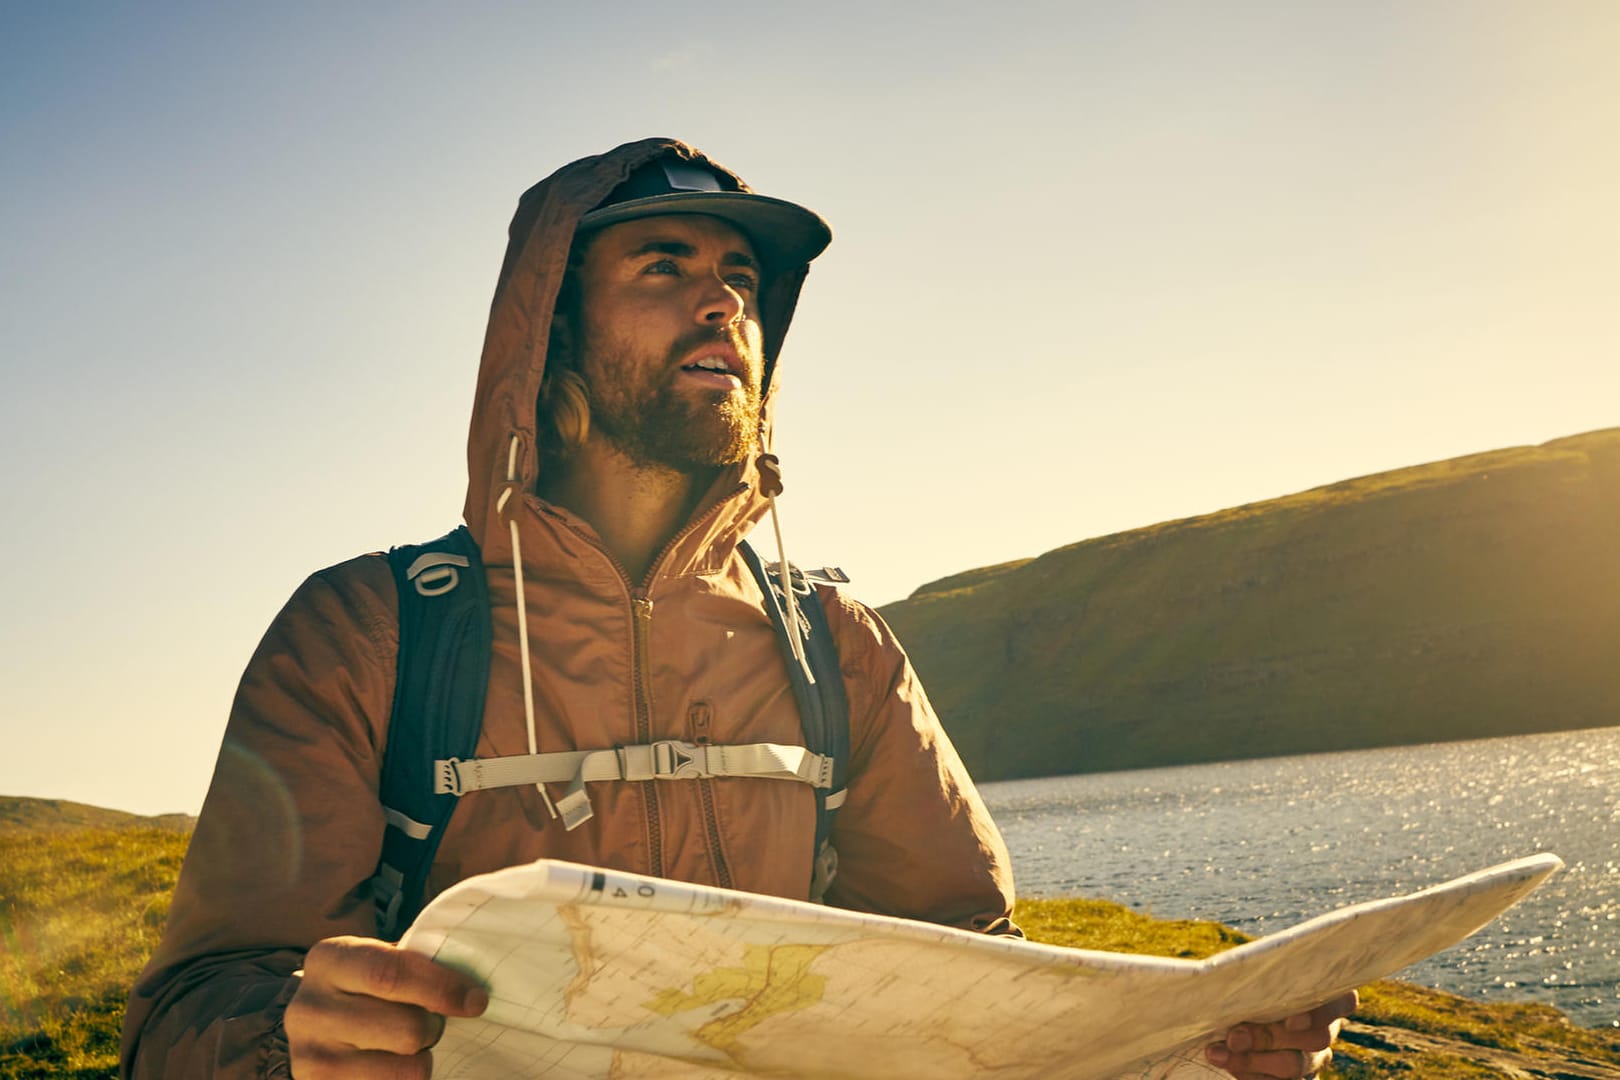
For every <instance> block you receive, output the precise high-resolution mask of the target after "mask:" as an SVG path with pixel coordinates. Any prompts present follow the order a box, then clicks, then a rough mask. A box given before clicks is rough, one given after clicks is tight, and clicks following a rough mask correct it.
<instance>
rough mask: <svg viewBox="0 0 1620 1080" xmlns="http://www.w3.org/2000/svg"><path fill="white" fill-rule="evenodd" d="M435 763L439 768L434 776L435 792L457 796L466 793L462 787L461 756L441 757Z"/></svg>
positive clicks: (436, 793)
mask: <svg viewBox="0 0 1620 1080" xmlns="http://www.w3.org/2000/svg"><path fill="white" fill-rule="evenodd" d="M434 764H435V765H437V766H438V769H437V771H436V772H435V774H434V777H433V794H435V795H454V796H456V797H457V798H460V797H461V796H462V795H463V794H465V792H464V791H463V790H462V787H461V768H460V765H461V759H460V758H440V759H439V760H438V761H436V762H434Z"/></svg>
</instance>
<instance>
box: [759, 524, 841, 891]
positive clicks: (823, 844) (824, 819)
mask: <svg viewBox="0 0 1620 1080" xmlns="http://www.w3.org/2000/svg"><path fill="white" fill-rule="evenodd" d="M738 549H739V550H740V551H741V552H742V557H743V560H744V561H745V562H747V563H748V569H749V570H751V571H753V574H754V580H755V581H756V582H758V583H759V591H760V592H761V593H763V594H764V595H765V613H766V614H767V615H769V616H770V620H771V625H772V626H773V627H774V628H775V629H776V639H777V643H778V644H779V645H781V647H782V658H783V660H784V661H785V662H786V665H787V672H788V681H789V682H790V683H791V684H792V686H793V700H794V701H795V702H796V703H797V704H798V706H799V722H800V724H801V725H802V726H803V728H804V745H805V746H806V747H807V748H808V749H810V750H811V751H812V752H813V753H817V754H824V755H826V756H827V757H830V758H832V759H833V782H832V787H831V788H828V789H825V790H823V789H821V788H817V789H816V847H815V851H814V853H813V854H814V858H815V863H814V866H815V872H814V875H813V878H814V880H813V882H812V885H811V898H812V899H815V900H820V899H821V896H822V894H823V893H825V892H826V887H827V885H829V884H831V882H832V876H833V874H835V873H836V872H837V859H836V853H835V852H834V851H833V849H832V847H831V846H830V845H829V844H828V840H829V839H830V838H831V837H832V830H833V821H834V819H835V818H836V817H837V815H838V808H839V807H840V806H842V805H843V802H844V794H845V789H846V788H847V786H848V784H849V698H848V697H847V696H846V695H845V693H844V676H843V672H842V671H841V670H840V668H839V664H838V648H837V646H836V645H834V644H833V639H832V629H831V628H830V627H829V626H828V625H827V612H826V609H824V608H823V607H822V606H821V596H820V594H819V593H818V592H817V591H816V588H815V586H814V585H812V584H810V582H809V581H808V580H806V579H805V578H804V576H803V575H802V574H801V573H800V572H799V571H798V570H795V571H794V572H793V582H792V584H791V585H784V583H783V581H782V576H781V567H779V566H778V567H772V568H770V569H767V568H766V566H765V564H764V562H763V561H761V559H760V557H759V553H758V552H756V551H755V550H754V549H753V547H751V546H750V545H749V544H748V543H747V542H746V541H744V542H743V543H741V544H739V545H738ZM845 580H847V579H845ZM786 587H790V588H792V589H793V590H794V606H795V607H797V609H798V615H799V626H798V628H797V629H798V631H799V636H800V641H801V643H802V644H803V646H804V651H805V660H806V661H807V662H808V664H809V666H810V672H811V674H813V675H814V677H815V681H814V682H813V683H812V682H811V681H810V679H809V678H808V677H807V676H806V674H805V670H804V667H803V666H801V665H800V663H799V660H798V657H797V656H795V655H794V651H793V645H792V642H791V639H790V638H789V637H788V626H787V608H786V594H785V593H784V592H783V589H784V588H786Z"/></svg>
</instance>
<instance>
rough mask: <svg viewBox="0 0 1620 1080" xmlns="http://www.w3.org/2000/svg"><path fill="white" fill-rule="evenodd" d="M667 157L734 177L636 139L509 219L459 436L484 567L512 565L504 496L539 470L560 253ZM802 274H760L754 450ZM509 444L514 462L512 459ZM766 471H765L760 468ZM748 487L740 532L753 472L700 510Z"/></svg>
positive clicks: (751, 465)
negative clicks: (541, 408)
mask: <svg viewBox="0 0 1620 1080" xmlns="http://www.w3.org/2000/svg"><path fill="white" fill-rule="evenodd" d="M665 154H673V155H676V156H679V157H681V158H683V159H685V160H689V161H697V162H702V163H705V164H707V165H709V166H711V167H712V168H714V169H716V170H718V171H720V172H723V173H725V174H726V175H728V176H730V177H732V178H733V179H734V180H736V181H737V184H738V188H739V190H741V191H750V190H752V189H750V188H749V187H748V185H747V184H745V183H743V181H742V179H741V178H740V177H737V175H736V174H735V173H733V172H731V171H730V170H729V169H726V168H725V167H724V166H723V165H720V164H718V163H717V162H715V161H714V160H713V159H712V158H709V157H707V156H706V155H704V154H702V153H700V152H699V151H697V150H694V149H693V148H692V147H690V146H687V145H686V144H684V143H681V142H678V141H676V140H674V139H643V140H641V141H639V142H633V143H626V144H624V145H623V146H620V147H618V148H616V149H613V150H610V151H608V152H607V153H605V154H602V155H599V156H597V157H590V158H584V159H582V160H580V161H576V162H573V163H571V164H569V165H565V166H564V167H563V168H561V169H559V170H557V171H556V172H555V173H553V174H551V175H550V176H549V177H547V178H546V179H544V180H542V181H541V182H540V183H538V184H536V185H535V186H534V187H532V188H530V189H529V190H528V191H526V192H524V194H523V196H522V198H521V199H520V200H519V202H518V209H517V213H516V214H515V215H514V217H513V218H512V225H511V229H510V232H509V236H508V240H507V247H506V257H505V260H504V262H503V263H502V266H501V274H500V280H499V281H498V283H497V284H496V289H495V300H494V303H493V304H492V305H491V308H490V313H489V329H488V330H487V331H486V333H485V335H484V352H483V358H482V360H481V362H480V365H479V369H478V389H477V392H476V394H475V397H474V400H473V409H472V425H471V430H470V431H469V433H468V436H467V501H466V504H465V506H464V507H463V510H462V516H463V518H464V519H465V520H466V522H467V527H468V528H469V529H471V530H472V533H473V537H474V538H475V539H476V540H477V541H478V544H479V547H480V548H481V549H482V551H483V553H484V558H485V561H486V562H493V561H496V560H498V559H505V558H510V556H511V546H510V541H509V540H508V539H507V529H506V528H505V527H504V526H503V525H502V524H501V520H502V515H501V510H500V508H499V505H498V504H500V503H501V502H502V498H501V497H502V493H503V492H504V491H506V490H507V489H508V488H514V489H515V490H514V491H513V494H512V496H509V497H508V499H507V500H506V501H507V503H508V504H510V505H509V506H508V509H509V510H510V509H511V508H512V507H513V506H515V505H521V503H522V499H521V498H519V497H518V496H521V495H522V494H526V493H528V492H532V491H534V489H535V485H536V483H537V481H538V480H539V477H540V470H541V469H543V468H545V467H546V462H545V461H543V460H541V455H540V452H539V449H538V444H537V441H536V428H535V425H536V418H535V407H536V398H537V396H538V395H539V392H540V380H541V377H542V376H543V375H544V374H545V368H546V346H547V343H548V342H549V341H550V338H551V318H552V311H553V308H554V307H555V306H556V301H557V293H558V291H559V289H560V288H561V285H562V279H563V273H564V271H565V270H566V269H567V264H568V250H569V247H570V246H571V245H572V243H573V239H574V229H575V227H576V226H577V225H578V224H579V219H580V218H581V217H583V216H584V215H585V214H586V213H588V212H589V211H590V210H592V209H594V208H595V207H596V206H597V205H598V204H600V203H601V202H602V201H603V200H604V199H606V198H607V196H608V194H609V193H610V192H612V191H613V189H614V188H616V187H618V186H619V184H620V183H622V182H623V181H624V180H625V178H626V177H628V176H629V174H630V173H631V172H632V171H634V170H635V169H636V168H638V167H639V166H641V165H644V164H646V163H647V162H649V161H651V160H653V159H655V158H658V157H662V156H664V155H665ZM808 269H809V268H808V266H791V267H782V268H770V267H767V276H766V277H765V279H764V281H763V282H762V285H761V290H760V312H761V317H762V319H763V322H764V326H763V331H764V352H765V357H764V359H765V385H764V387H763V393H762V394H761V405H760V410H761V417H760V421H761V432H762V446H763V448H764V449H765V450H769V448H770V445H771V426H772V425H771V418H772V415H773V413H774V410H775V401H776V394H777V391H778V388H779V383H780V380H779V379H777V378H776V377H775V376H776V366H777V357H778V354H779V353H780V351H781V348H782V341H783V339H784V338H785V337H786V335H787V328H788V324H789V322H790V321H791V320H792V318H793V308H794V305H795V304H796V303H797V301H798V296H799V289H800V287H801V286H802V285H803V283H804V277H805V274H806V273H807V271H808ZM514 436H515V438H516V448H517V449H516V455H515V460H514V458H513V449H512V448H513V445H514ZM768 467H769V466H768ZM741 484H746V485H747V491H748V493H747V496H746V497H745V498H744V499H743V500H742V502H741V504H740V505H739V508H738V513H737V514H736V515H728V518H729V520H730V523H731V525H732V526H733V528H734V529H736V530H737V531H738V532H739V535H740V531H741V530H742V529H745V528H746V527H747V526H748V525H750V524H752V523H753V522H754V521H756V520H758V518H759V516H760V515H761V514H763V513H764V508H765V507H764V498H763V496H762V495H761V494H760V484H759V463H758V461H757V460H755V461H746V462H742V463H740V464H738V465H735V466H732V467H731V468H730V469H728V470H726V471H725V473H723V474H722V475H721V477H720V478H719V479H718V480H716V482H715V484H714V485H713V487H711V489H710V491H709V492H708V494H707V496H706V497H705V499H704V501H703V504H702V507H700V510H699V512H702V509H703V508H706V507H708V506H709V505H712V503H713V502H714V501H715V500H716V499H718V498H720V497H721V496H722V495H724V494H728V493H730V492H733V491H736V490H737V488H738V486H739V485H741Z"/></svg>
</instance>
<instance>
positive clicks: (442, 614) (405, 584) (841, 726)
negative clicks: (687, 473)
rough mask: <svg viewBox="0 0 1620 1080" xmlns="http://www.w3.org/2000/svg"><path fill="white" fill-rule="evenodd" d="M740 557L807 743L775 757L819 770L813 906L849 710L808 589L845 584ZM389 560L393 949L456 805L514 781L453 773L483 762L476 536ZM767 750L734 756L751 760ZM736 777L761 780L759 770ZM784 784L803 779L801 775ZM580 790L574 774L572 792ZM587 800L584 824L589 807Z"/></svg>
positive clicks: (828, 859) (381, 869)
mask: <svg viewBox="0 0 1620 1080" xmlns="http://www.w3.org/2000/svg"><path fill="white" fill-rule="evenodd" d="M739 550H740V552H741V554H742V556H743V559H744V561H745V562H746V563H747V564H748V568H749V570H750V571H751V572H752V573H753V575H754V580H755V581H756V582H757V583H758V584H759V587H760V592H761V593H762V594H763V595H764V598H765V610H766V613H767V615H768V616H769V617H770V620H771V626H772V627H773V629H774V630H775V631H776V638H777V643H778V645H780V646H781V649H782V654H783V658H784V659H785V661H786V664H787V671H788V677H789V681H790V683H791V684H792V689H793V697H794V702H795V704H797V706H798V709H799V720H800V724H801V726H802V728H803V734H804V741H805V746H804V749H803V751H799V748H782V747H773V748H772V749H773V750H776V751H782V750H787V749H791V750H793V751H797V752H798V753H799V754H800V756H802V757H803V758H805V759H806V760H813V761H814V763H815V764H817V765H819V766H821V769H820V772H821V774H822V775H819V776H818V777H817V778H816V779H815V780H814V781H810V782H812V783H813V784H814V790H815V797H816V838H815V847H814V850H813V851H812V852H811V853H810V854H811V857H812V885H811V897H812V899H816V900H819V899H820V898H821V895H822V894H823V893H824V892H825V891H826V887H827V885H828V884H830V883H831V880H832V876H833V874H835V873H836V871H837V856H836V853H835V852H834V850H833V848H832V845H831V844H830V843H828V840H829V838H830V837H831V835H832V827H833V821H834V818H835V816H836V814H837V811H838V807H839V806H840V805H841V804H842V803H843V797H844V793H845V789H846V786H847V784H848V771H849V702H848V699H847V698H846V696H845V693H844V681H843V676H842V674H841V672H840V670H839V664H838V652H837V649H836V648H835V646H834V645H833V641H832V631H831V630H830V629H829V627H828V625H827V614H826V611H825V610H824V609H823V607H822V605H821V599H820V596H819V595H818V593H817V591H816V589H815V588H814V586H813V585H812V584H811V583H812V582H813V581H824V582H828V583H833V584H842V583H844V582H847V581H848V580H849V579H848V578H847V577H846V576H845V575H844V574H843V573H842V571H838V570H832V569H828V570H823V571H810V572H805V571H802V570H800V569H798V568H794V569H793V571H792V575H791V583H789V582H785V581H784V579H783V576H782V572H781V568H780V567H779V566H776V565H775V564H772V565H770V566H767V565H766V564H765V563H764V562H763V561H762V560H761V559H760V557H759V555H758V553H757V552H755V551H754V549H753V548H752V547H750V546H749V545H748V544H747V543H746V542H743V543H741V544H740V545H739ZM388 562H389V565H390V567H392V569H393V572H394V581H395V584H396V586H397V588H398V591H399V658H398V664H397V668H396V674H395V681H394V703H393V712H392V716H391V719H390V721H389V728H388V745H387V748H386V749H385V751H384V755H383V767H382V777H381V781H380V784H379V789H378V799H379V801H380V802H381V803H382V808H383V815H384V817H385V818H386V820H387V828H386V829H385V830H384V833H383V845H382V852H381V856H380V858H379V859H378V863H377V871H376V874H375V876H374V877H373V878H372V896H373V899H374V900H375V902H376V905H377V927H378V933H379V935H380V936H381V937H383V938H386V939H387V940H390V941H393V940H397V939H398V937H399V935H400V934H401V933H403V932H404V929H405V927H407V926H409V925H410V923H411V920H412V919H414V918H415V917H416V915H417V912H418V911H419V910H420V908H421V905H422V894H423V892H424V890H425V888H426V885H427V873H428V867H429V866H430V865H431V864H432V862H433V857H434V855H435V853H436V852H437V851H438V848H439V841H440V840H441V839H442V838H443V836H444V831H445V827H446V826H447V825H448V824H449V822H450V815H451V814H452V813H453V812H454V811H455V807H456V803H457V801H458V799H459V797H460V795H461V794H464V793H465V791H466V790H470V789H471V788H473V787H478V786H501V785H504V784H508V783H513V782H515V781H510V780H502V781H500V782H499V783H490V784H472V785H470V786H463V783H462V781H461V779H460V775H459V774H460V772H461V771H464V770H463V768H462V767H465V766H476V765H478V764H479V763H478V762H477V761H476V760H470V759H472V758H473V755H474V753H475V751H476V749H477V746H478V736H479V733H480V731H481V730H482V727H483V718H484V693H485V689H486V686H487V684H488V680H489V657H490V644H491V634H490V618H489V593H488V589H487V587H486V585H485V581H484V566H483V561H482V558H481V556H480V554H479V551H478V545H477V543H476V542H475V541H474V540H473V538H472V534H471V533H470V532H469V531H468V529H467V527H466V526H465V525H462V526H460V527H458V528H456V529H453V530H451V531H450V532H449V533H447V534H446V535H444V536H442V537H440V538H439V539H437V540H433V541H430V542H429V543H426V544H414V545H407V546H404V547H396V548H393V549H392V550H390V551H389V552H388ZM786 588H792V589H793V590H794V600H795V606H796V607H797V611H798V616H799V627H798V630H799V634H800V637H801V641H802V644H803V648H804V652H805V660H806V663H805V664H800V662H799V661H798V659H797V658H796V657H795V655H794V649H793V644H792V641H791V639H790V637H789V635H788V624H787V608H786V603H785V599H786V596H785V593H784V591H783V590H784V589H786ZM807 669H808V670H807ZM672 745H675V744H673V743H670V742H667V741H666V742H665V743H661V744H654V745H653V746H652V747H647V748H620V749H619V750H618V751H617V754H618V759H619V762H620V763H621V767H622V762H623V760H624V757H625V753H626V751H627V750H636V749H642V750H649V751H656V750H658V749H659V748H660V747H665V746H672ZM766 745H768V744H758V745H757V746H755V747H742V748H734V749H739V750H743V751H749V750H755V749H760V748H763V747H765V746H766ZM719 749H732V748H719ZM676 752H677V753H679V750H678V749H677V751H676ZM611 753H612V752H609V753H602V752H572V753H569V754H552V755H546V756H547V757H551V758H559V759H563V758H566V759H569V763H570V765H572V764H573V763H574V761H573V759H582V758H585V757H591V758H597V759H610V754H611ZM496 760H516V759H496ZM609 764H610V765H611V764H612V762H611V760H609ZM620 775H623V773H621V774H620ZM743 775H762V773H760V772H758V771H757V770H756V771H754V772H751V773H743ZM773 775H779V776H781V775H783V774H782V773H781V772H778V773H774V774H773ZM587 778H589V779H596V777H587ZM788 778H797V779H807V777H805V776H803V775H800V776H798V777H788ZM579 784H580V775H579V774H576V776H575V785H576V787H577V786H578V785H579ZM585 802H586V806H587V809H586V810H585V813H586V815H588V814H589V810H588V800H585ZM579 820H583V818H580V819H579ZM575 823H577V822H575ZM569 827H572V825H570V826H569Z"/></svg>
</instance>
